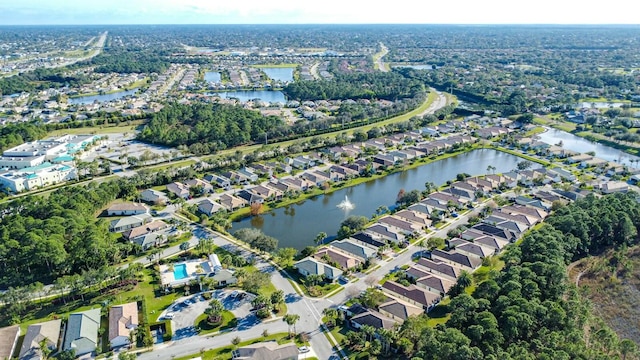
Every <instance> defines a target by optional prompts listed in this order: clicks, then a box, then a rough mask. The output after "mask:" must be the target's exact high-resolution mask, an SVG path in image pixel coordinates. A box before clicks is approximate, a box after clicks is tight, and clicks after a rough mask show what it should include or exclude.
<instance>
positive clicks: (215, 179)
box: [204, 174, 231, 189]
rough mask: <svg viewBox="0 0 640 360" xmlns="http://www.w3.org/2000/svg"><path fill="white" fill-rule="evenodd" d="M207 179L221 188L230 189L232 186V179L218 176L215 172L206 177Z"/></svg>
mask: <svg viewBox="0 0 640 360" xmlns="http://www.w3.org/2000/svg"><path fill="white" fill-rule="evenodd" d="M204 179H205V180H206V181H208V182H209V183H210V184H212V185H215V186H217V187H219V188H223V189H230V188H231V180H229V179H228V178H226V177H223V176H218V175H215V174H209V175H206V176H205V177H204Z"/></svg>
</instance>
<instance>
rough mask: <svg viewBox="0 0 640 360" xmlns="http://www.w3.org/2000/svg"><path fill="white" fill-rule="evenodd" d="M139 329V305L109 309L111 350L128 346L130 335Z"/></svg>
mask: <svg viewBox="0 0 640 360" xmlns="http://www.w3.org/2000/svg"><path fill="white" fill-rule="evenodd" d="M137 327H138V303H136V302H130V303H127V304H123V305H117V306H112V307H111V308H110V309H109V344H110V345H111V348H112V349H114V348H117V347H121V346H127V345H129V344H130V343H131V341H130V338H129V335H130V334H131V331H132V330H133V329H135V328H137Z"/></svg>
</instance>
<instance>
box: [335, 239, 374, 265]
mask: <svg viewBox="0 0 640 360" xmlns="http://www.w3.org/2000/svg"><path fill="white" fill-rule="evenodd" d="M331 246H333V247H336V248H338V249H340V250H342V251H345V252H348V253H349V254H351V255H353V256H356V257H358V258H360V259H363V260H367V259H371V258H372V257H375V256H376V255H377V253H378V249H377V248H375V247H373V246H370V245H367V244H365V243H361V242H356V241H353V240H349V239H344V240H340V241H334V242H332V243H331Z"/></svg>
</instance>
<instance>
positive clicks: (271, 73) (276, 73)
mask: <svg viewBox="0 0 640 360" xmlns="http://www.w3.org/2000/svg"><path fill="white" fill-rule="evenodd" d="M260 70H262V71H264V73H265V74H267V76H268V77H269V78H271V79H272V80H275V81H281V82H291V81H293V70H294V68H290V67H289V68H286V67H273V68H270V67H265V68H260Z"/></svg>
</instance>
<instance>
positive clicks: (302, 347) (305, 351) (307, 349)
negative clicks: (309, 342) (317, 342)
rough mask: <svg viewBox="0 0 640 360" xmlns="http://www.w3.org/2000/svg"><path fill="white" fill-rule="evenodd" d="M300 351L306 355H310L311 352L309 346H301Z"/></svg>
mask: <svg viewBox="0 0 640 360" xmlns="http://www.w3.org/2000/svg"><path fill="white" fill-rule="evenodd" d="M298 351H300V353H302V354H304V353H308V352H309V351H311V349H309V348H308V347H307V346H300V347H299V348H298Z"/></svg>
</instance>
